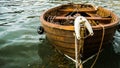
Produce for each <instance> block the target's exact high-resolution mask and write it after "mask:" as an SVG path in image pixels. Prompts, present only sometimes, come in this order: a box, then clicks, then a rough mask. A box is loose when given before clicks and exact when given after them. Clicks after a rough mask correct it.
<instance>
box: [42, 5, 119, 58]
mask: <svg viewBox="0 0 120 68" xmlns="http://www.w3.org/2000/svg"><path fill="white" fill-rule="evenodd" d="M77 16H83V17H85V18H86V19H87V20H88V22H89V23H90V25H91V27H92V29H93V32H94V35H93V36H89V31H88V30H87V29H86V28H85V30H84V33H83V34H84V35H83V36H84V37H83V39H84V42H83V43H82V44H83V47H82V52H80V54H81V55H82V57H81V58H82V59H83V60H84V59H86V58H88V57H90V56H91V55H93V54H95V53H97V52H98V51H99V48H100V46H101V45H102V48H104V47H105V46H106V45H107V44H108V43H109V42H111V41H112V40H113V35H114V33H115V30H116V26H117V24H118V17H117V16H116V14H114V13H113V12H112V11H110V10H107V9H105V8H103V7H101V6H98V7H96V6H93V5H91V4H72V3H70V4H65V5H60V6H57V7H54V8H51V9H49V10H47V11H45V12H44V13H43V14H42V15H41V17H40V21H41V23H42V26H43V28H44V31H45V33H46V37H47V39H48V40H49V42H50V43H51V44H52V45H53V46H54V47H55V48H56V49H57V50H59V52H61V53H62V54H65V55H68V56H70V57H72V58H73V59H75V36H74V33H75V31H74V28H75V27H74V24H75V23H74V20H75V18H76V17H77ZM81 28H83V26H82V27H81ZM102 39H103V40H102ZM78 44H80V43H79V41H78ZM102 48H101V49H102Z"/></svg>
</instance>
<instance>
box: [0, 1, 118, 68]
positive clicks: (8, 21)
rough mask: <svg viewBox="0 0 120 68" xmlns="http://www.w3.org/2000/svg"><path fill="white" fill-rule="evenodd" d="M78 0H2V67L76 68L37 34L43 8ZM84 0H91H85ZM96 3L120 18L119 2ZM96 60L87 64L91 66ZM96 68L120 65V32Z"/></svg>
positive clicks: (104, 52)
mask: <svg viewBox="0 0 120 68" xmlns="http://www.w3.org/2000/svg"><path fill="white" fill-rule="evenodd" d="M68 2H75V3H78V2H79V1H78V0H68V1H65V0H0V68H74V63H73V62H72V61H71V60H68V59H67V58H65V57H63V56H62V55H60V54H58V53H57V52H56V50H55V49H54V48H53V47H52V46H50V43H48V41H47V40H46V39H45V35H44V34H43V35H38V34H37V27H38V26H39V25H40V21H39V16H40V15H41V14H42V12H43V11H44V10H47V9H49V8H51V7H55V6H57V5H60V4H64V3H68ZM82 2H84V3H85V2H92V0H91V1H89V0H87V1H82ZM93 3H94V4H96V5H100V6H103V7H105V8H108V9H110V10H112V11H113V12H115V13H116V14H117V15H118V16H119V17H120V12H119V11H120V1H119V0H114V1H111V0H110V1H108V0H102V1H101V2H99V1H97V0H95V1H94V2H93ZM92 62H93V60H90V61H88V62H87V63H85V64H84V68H89V67H90V65H91V63H92ZM95 68H120V32H119V31H116V34H115V36H114V41H113V42H112V43H111V44H109V46H108V47H106V48H105V50H104V51H103V52H102V53H101V54H100V57H99V59H98V61H97V63H96V65H95Z"/></svg>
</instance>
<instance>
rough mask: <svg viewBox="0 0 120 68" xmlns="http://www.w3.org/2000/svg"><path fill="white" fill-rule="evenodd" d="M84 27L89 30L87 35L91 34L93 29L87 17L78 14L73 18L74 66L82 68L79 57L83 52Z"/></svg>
mask: <svg viewBox="0 0 120 68" xmlns="http://www.w3.org/2000/svg"><path fill="white" fill-rule="evenodd" d="M85 27H86V28H87V30H88V31H89V36H93V34H94V33H93V30H92V27H91V25H90V23H89V22H88V21H87V19H86V18H85V17H83V16H78V17H76V18H75V21H74V29H75V34H74V35H75V60H76V65H75V66H76V68H78V66H79V68H83V65H82V61H81V59H80V57H81V54H80V53H81V52H80V51H82V52H83V45H84V38H83V37H84V30H85ZM78 40H79V41H80V45H79V46H78V42H77V41H78Z"/></svg>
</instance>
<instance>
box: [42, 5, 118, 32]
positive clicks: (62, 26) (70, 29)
mask: <svg viewBox="0 0 120 68" xmlns="http://www.w3.org/2000/svg"><path fill="white" fill-rule="evenodd" d="M61 6H64V5H60V6H57V7H54V8H51V9H49V10H46V11H44V12H43V14H42V15H41V16H40V21H41V23H42V25H45V26H48V27H50V28H56V29H61V30H69V31H74V25H71V26H70V25H59V24H53V23H50V22H48V21H46V20H45V19H44V18H45V15H46V13H47V12H49V11H51V10H53V9H56V8H60V7H61ZM102 8H103V7H102ZM105 10H108V9H105ZM109 12H110V14H111V16H112V17H115V20H114V21H113V22H111V23H109V24H104V25H103V26H104V28H105V29H106V28H112V27H114V26H116V25H117V24H118V22H119V18H118V16H117V15H116V14H115V13H113V12H112V11H110V10H109ZM92 28H93V30H101V29H102V27H101V26H100V25H97V26H92Z"/></svg>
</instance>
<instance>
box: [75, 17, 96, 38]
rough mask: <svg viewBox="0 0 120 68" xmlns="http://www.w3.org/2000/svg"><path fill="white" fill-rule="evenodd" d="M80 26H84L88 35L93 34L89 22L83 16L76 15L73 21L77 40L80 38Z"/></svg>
mask: <svg viewBox="0 0 120 68" xmlns="http://www.w3.org/2000/svg"><path fill="white" fill-rule="evenodd" d="M83 24H84V25H83ZM81 26H85V27H86V28H87V30H88V31H89V35H90V36H92V35H93V34H94V33H93V30H92V27H91V25H90V23H89V22H88V21H87V19H86V18H85V17H83V16H78V17H76V18H75V21H74V29H75V34H76V37H77V39H78V40H80V38H81V37H80V27H81Z"/></svg>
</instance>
